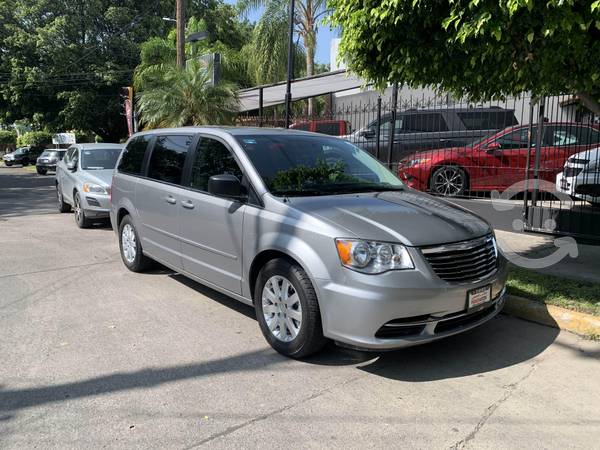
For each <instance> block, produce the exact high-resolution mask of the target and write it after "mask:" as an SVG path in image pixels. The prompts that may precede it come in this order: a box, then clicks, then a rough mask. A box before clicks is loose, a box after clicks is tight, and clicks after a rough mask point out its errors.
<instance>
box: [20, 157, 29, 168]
mask: <svg viewBox="0 0 600 450" xmlns="http://www.w3.org/2000/svg"><path fill="white" fill-rule="evenodd" d="M21 165H22V166H23V167H25V166H28V165H29V160H28V159H27V158H25V159H24V160H23V161H21Z"/></svg>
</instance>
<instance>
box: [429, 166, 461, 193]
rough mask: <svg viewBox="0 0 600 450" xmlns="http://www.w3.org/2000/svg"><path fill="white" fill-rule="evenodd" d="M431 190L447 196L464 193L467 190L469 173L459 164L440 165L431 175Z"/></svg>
mask: <svg viewBox="0 0 600 450" xmlns="http://www.w3.org/2000/svg"><path fill="white" fill-rule="evenodd" d="M430 187H431V190H432V191H433V192H434V193H436V194H440V195H443V196H446V197H455V196H457V195H463V194H464V193H465V191H466V190H467V173H466V172H465V171H464V169H463V168H461V167H458V166H442V167H438V168H437V169H436V170H435V171H434V172H433V175H431V183H430Z"/></svg>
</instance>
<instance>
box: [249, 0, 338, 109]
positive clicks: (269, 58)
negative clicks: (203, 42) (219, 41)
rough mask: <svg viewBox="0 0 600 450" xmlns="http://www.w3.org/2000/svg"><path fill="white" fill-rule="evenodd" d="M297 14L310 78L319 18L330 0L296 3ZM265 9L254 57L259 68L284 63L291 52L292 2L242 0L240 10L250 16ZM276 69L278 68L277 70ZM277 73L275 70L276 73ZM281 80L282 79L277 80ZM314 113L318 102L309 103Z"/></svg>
mask: <svg viewBox="0 0 600 450" xmlns="http://www.w3.org/2000/svg"><path fill="white" fill-rule="evenodd" d="M295 5H296V6H295V11H294V24H295V30H296V33H297V34H298V36H299V37H300V38H301V39H302V43H303V45H304V49H305V51H306V53H305V58H306V75H307V76H311V75H314V72H315V50H316V46H317V31H318V26H319V18H320V17H321V16H323V15H324V14H326V12H327V10H326V8H325V7H326V0H296V2H295ZM261 7H262V8H264V11H263V15H262V16H261V18H260V20H259V21H258V23H257V24H256V28H255V29H254V32H255V38H256V42H255V45H254V46H255V49H256V50H257V51H256V53H255V54H254V55H253V59H254V61H255V65H256V66H258V67H268V68H271V67H272V66H273V62H276V63H278V64H281V63H280V62H281V61H282V58H281V57H280V56H282V55H285V54H286V51H287V38H288V29H287V26H288V23H287V20H288V19H287V11H288V8H289V1H288V0H238V8H239V9H240V11H241V12H243V13H247V12H249V11H252V10H257V9H259V8H261ZM274 69H277V67H275V68H274ZM273 71H275V70H273ZM274 81H281V80H274ZM313 110H314V99H309V101H308V115H312V114H313Z"/></svg>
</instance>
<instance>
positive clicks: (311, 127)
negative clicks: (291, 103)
mask: <svg viewBox="0 0 600 450" xmlns="http://www.w3.org/2000/svg"><path fill="white" fill-rule="evenodd" d="M290 128H291V129H293V130H302V131H313V132H315V133H322V134H328V135H330V136H344V135H347V134H350V133H351V132H352V125H350V122H348V121H347V120H334V119H318V120H308V121H304V122H296V123H293V124H291V125H290Z"/></svg>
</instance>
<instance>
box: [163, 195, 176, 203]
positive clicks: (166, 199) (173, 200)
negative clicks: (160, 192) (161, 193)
mask: <svg viewBox="0 0 600 450" xmlns="http://www.w3.org/2000/svg"><path fill="white" fill-rule="evenodd" d="M165 201H166V202H167V203H170V204H171V205H174V204H175V203H177V200H175V198H174V197H171V196H170V195H169V196H168V197H166V198H165Z"/></svg>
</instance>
